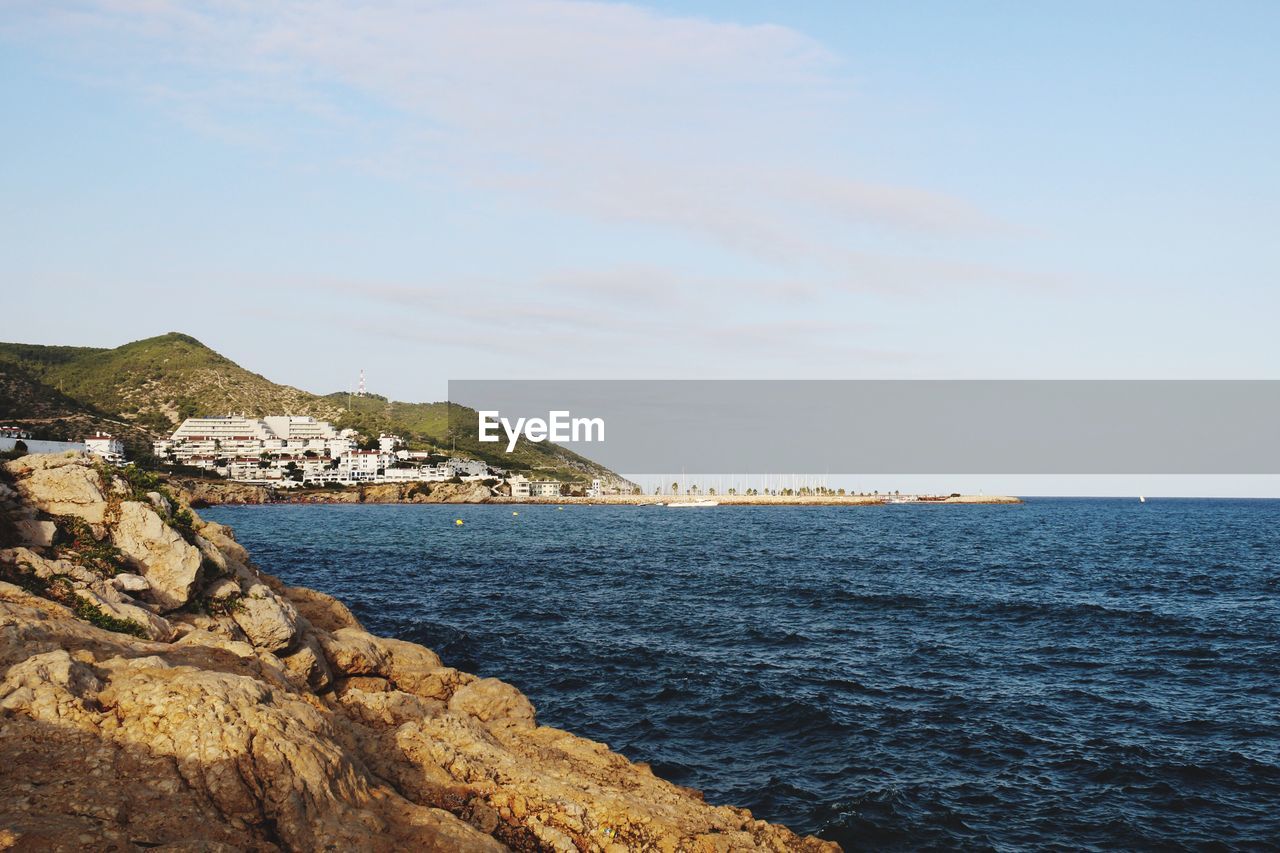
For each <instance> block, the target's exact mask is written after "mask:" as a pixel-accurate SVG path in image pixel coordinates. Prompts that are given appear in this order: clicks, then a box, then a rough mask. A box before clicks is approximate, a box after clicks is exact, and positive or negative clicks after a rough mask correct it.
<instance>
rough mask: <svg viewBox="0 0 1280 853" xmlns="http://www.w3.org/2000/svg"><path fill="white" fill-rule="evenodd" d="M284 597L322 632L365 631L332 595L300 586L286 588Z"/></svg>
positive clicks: (345, 607)
mask: <svg viewBox="0 0 1280 853" xmlns="http://www.w3.org/2000/svg"><path fill="white" fill-rule="evenodd" d="M284 595H285V597H286V598H288V599H289V602H290V603H291V604H292V605H293V606H294V607H296V608H297V610H298V612H299V613H301V614H302V615H303V617H304V618H306V620H307V621H308V622H310V623H311V624H312V625H315V626H316V627H317V628H319V629H321V630H322V631H337V630H338V629H339V628H356V629H359V630H361V631H363V630H364V628H363V626H361V624H360V622H359V620H357V619H356V617H355V616H353V615H352V614H351V611H350V610H348V609H347V606H346V605H345V604H343V603H342V602H341V601H339V600H338V599H336V598H334V597H333V596H332V595H326V594H324V593H323V592H318V591H317V590H314V589H306V588H305V587H300V586H291V587H286V588H285V591H284Z"/></svg>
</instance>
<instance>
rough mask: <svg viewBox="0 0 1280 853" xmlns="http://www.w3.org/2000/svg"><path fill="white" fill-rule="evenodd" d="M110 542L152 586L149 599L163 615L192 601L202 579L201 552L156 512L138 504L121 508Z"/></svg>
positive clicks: (121, 505) (131, 503) (126, 503)
mask: <svg viewBox="0 0 1280 853" xmlns="http://www.w3.org/2000/svg"><path fill="white" fill-rule="evenodd" d="M111 538H112V541H113V542H114V543H115V546H116V547H117V548H119V549H120V550H121V552H123V553H124V555H125V556H126V557H127V558H128V559H129V561H130V562H131V563H133V564H134V566H135V567H137V569H138V572H139V574H141V575H142V576H143V577H144V578H146V579H147V582H148V583H150V584H151V590H150V592H149V596H150V598H151V600H152V601H154V602H155V603H156V604H157V605H159V606H160V609H161V610H162V611H169V610H177V609H178V608H179V607H182V606H183V605H184V604H186V603H187V602H188V601H189V600H190V599H191V591H192V588H193V587H194V586H195V585H196V581H198V580H199V578H200V567H201V559H200V551H199V549H197V548H196V547H195V546H194V545H191V544H189V543H188V542H187V541H186V540H185V539H183V538H182V537H181V536H179V535H178V533H177V531H175V530H174V529H173V528H171V527H169V526H168V525H166V524H165V523H164V520H163V519H161V518H160V516H159V515H157V514H156V511H155V510H154V509H152V508H151V507H150V506H148V505H146V504H144V503H139V502H137V501H125V502H124V503H122V504H120V518H119V521H117V523H116V526H115V529H114V530H113V531H112V534H111Z"/></svg>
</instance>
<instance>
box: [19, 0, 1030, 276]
mask: <svg viewBox="0 0 1280 853" xmlns="http://www.w3.org/2000/svg"><path fill="white" fill-rule="evenodd" d="M7 28H8V30H10V31H23V30H24V29H26V30H31V29H38V30H41V31H44V32H46V33H53V34H54V35H55V36H57V37H60V38H63V39H65V40H68V43H70V44H73V45H74V46H75V48H76V49H77V50H80V51H88V52H90V53H91V54H92V53H96V54H97V58H98V61H99V62H100V63H102V64H103V65H106V66H109V69H108V72H107V73H110V74H114V75H117V76H118V77H119V78H120V79H122V80H127V81H132V83H133V84H134V85H137V86H139V87H140V88H141V89H143V90H144V91H145V92H147V93H148V94H150V95H151V96H153V97H156V98H157V99H159V100H161V101H163V102H165V103H167V104H169V105H170V106H171V107H172V108H173V109H175V110H176V111H179V112H182V113H183V114H184V115H187V116H188V117H189V119H190V120H192V121H194V122H198V123H200V124H202V125H203V126H208V127H217V128H219V129H220V130H221V131H222V132H223V133H225V135H228V136H234V133H235V130H234V128H232V127H230V125H231V124H233V123H234V120H235V115H236V114H242V113H243V112H245V111H246V110H247V109H249V107H248V105H249V104H252V103H255V102H258V103H261V104H263V105H268V106H270V107H272V108H287V109H291V110H293V111H296V112H298V113H301V114H305V115H306V116H308V117H309V118H312V119H316V120H322V121H329V122H336V123H342V122H350V123H352V124H358V123H359V121H358V120H357V116H358V115H363V113H362V110H363V109H364V108H366V107H369V106H370V105H372V106H373V107H375V108H377V109H379V110H385V111H388V112H389V113H391V114H392V115H393V116H394V120H391V123H393V124H394V125H395V130H394V132H393V133H388V134H387V136H386V137H385V138H382V139H379V140H377V141H376V142H370V145H369V147H368V148H367V149H366V150H365V151H364V152H363V153H362V154H360V155H358V159H362V160H363V161H364V162H365V163H366V164H367V165H368V166H369V167H370V168H375V169H391V170H392V171H399V172H403V173H415V172H416V173H418V174H424V173H433V172H438V173H443V174H447V175H449V176H450V178H452V179H458V178H460V177H461V178H462V179H464V180H466V181H468V182H470V183H472V184H473V185H475V186H477V187H483V188H485V189H487V190H491V191H498V192H503V193H512V194H518V195H521V196H524V197H528V198H531V199H533V200H535V201H536V202H538V203H540V204H544V205H548V206H551V207H554V208H557V209H561V210H564V211H567V212H569V213H573V214H577V215H581V216H585V217H590V218H594V219H598V220H601V221H606V222H616V223H627V222H632V223H635V222H640V223H646V224H651V225H658V226H662V227H667V228H670V229H672V230H674V231H677V232H682V233H688V234H691V235H693V236H696V237H697V238H699V239H706V240H711V241H714V242H715V243H716V244H718V245H720V246H722V247H725V248H728V249H730V250H732V251H735V252H741V253H745V254H748V255H752V256H756V257H759V258H762V259H764V260H768V261H779V260H787V259H790V258H795V257H812V256H813V255H814V243H815V242H819V243H820V242H822V241H823V240H826V241H828V242H829V241H831V240H832V239H833V238H832V236H831V232H832V231H833V230H834V231H835V232H836V234H837V235H838V239H839V240H840V241H848V240H850V239H856V238H857V236H858V235H859V234H860V233H861V229H867V228H887V229H893V230H901V231H908V232H921V233H925V234H956V235H965V234H973V233H983V232H988V231H992V230H998V229H1000V228H1002V227H1004V226H1002V225H1001V224H1000V223H999V222H997V221H996V220H995V219H994V218H993V217H991V216H990V215H988V214H985V213H983V212H981V211H979V210H976V209H975V208H974V207H973V206H972V205H970V204H968V203H967V202H965V201H964V200H961V199H957V198H953V197H950V196H948V195H946V194H944V193H939V192H934V191H930V190H928V189H925V188H918V187H909V186H892V185H884V184H879V183H877V182H875V181H868V180H866V179H865V177H860V176H858V175H856V174H853V173H851V171H850V168H851V165H852V164H849V163H847V162H843V161H841V160H840V158H839V157H837V156H836V155H834V154H833V153H832V148H833V146H832V144H831V143H832V142H833V141H836V142H838V140H839V138H840V136H841V135H842V134H846V133H848V129H847V128H846V127H845V126H844V119H843V118H842V116H843V114H844V113H846V112H847V111H850V110H853V109H856V106H857V104H856V97H855V92H856V89H855V86H854V85H853V81H852V80H851V79H850V78H849V76H848V74H847V72H846V70H845V69H844V68H843V66H842V64H841V62H840V60H839V59H838V58H837V57H835V56H833V55H832V54H831V53H830V52H828V51H827V50H826V49H825V48H824V47H823V46H822V45H821V44H820V43H818V42H817V41H815V40H813V39H812V38H810V37H808V36H806V35H803V34H801V33H799V32H796V31H794V30H791V29H788V28H786V27H781V26H772V25H750V26H745V25H739V24H732V23H724V22H719V21H710V20H703V19H699V18H693V17H684V16H676V15H669V14H661V13H657V12H654V11H650V10H647V9H644V8H641V7H638V6H634V5H628V4H621V3H605V2H585V0H467V2H457V0H436V2H430V0H428V1H427V2H421V1H420V0H417V1H415V2H407V0H386V2H380V3H374V4H369V3H356V2H348V1H347V0H306V2H302V0H254V2H246V1H245V0H230V2H216V3H213V2H178V0H79V1H78V2H72V3H65V2H64V3H59V2H47V0H44V1H43V2H29V3H21V2H20V3H18V4H16V6H15V12H14V14H13V15H12V17H11V19H10V23H9V24H8V25H7ZM95 45H96V46H97V47H95ZM158 80H163V81H164V83H163V84H160V83H158V82H157V81H158ZM244 132H245V133H246V134H248V133H251V132H258V133H261V132H262V129H261V128H253V129H245V130H244ZM815 225H817V226H819V227H814V226H815ZM815 233H824V234H825V236H823V237H822V238H815V237H814V236H813V235H814V234H815ZM823 248H825V249H826V251H827V252H828V253H829V252H830V250H831V249H832V248H833V247H831V246H827V247H821V246H820V247H819V249H820V250H822V249H823ZM821 253H822V252H821V251H820V252H819V254H821Z"/></svg>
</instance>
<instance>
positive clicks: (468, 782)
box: [0, 457, 838, 853]
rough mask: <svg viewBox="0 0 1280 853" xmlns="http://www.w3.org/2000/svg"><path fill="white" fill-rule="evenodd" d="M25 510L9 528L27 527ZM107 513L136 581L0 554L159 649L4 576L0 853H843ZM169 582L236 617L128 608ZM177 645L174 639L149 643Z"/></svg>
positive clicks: (197, 549) (45, 470)
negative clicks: (710, 797) (679, 782)
mask: <svg viewBox="0 0 1280 853" xmlns="http://www.w3.org/2000/svg"><path fill="white" fill-rule="evenodd" d="M17 462H18V463H20V464H17V465H15V464H13V463H11V464H10V466H7V468H6V470H9V471H10V473H12V474H13V476H15V477H16V478H17V482H18V483H19V486H20V489H21V484H22V483H24V482H28V481H30V480H31V479H33V478H35V477H37V476H38V475H41V474H49V473H56V472H60V471H64V470H67V471H76V470H80V471H87V470H91V469H89V468H88V466H87V465H86V464H85V463H84V461H83V459H82V458H80V457H51V458H44V457H26V458H24V459H21V460H17ZM69 479H74V477H70V478H69ZM2 500H3V495H2V494H0V501H2ZM14 500H15V499H14V498H10V501H11V502H13V501H14ZM32 500H33V499H29V498H28V497H27V496H26V493H23V494H22V495H21V496H20V497H19V498H17V499H16V503H14V504H13V505H12V506H4V507H3V511H4V512H6V513H9V514H11V515H12V516H14V517H17V518H34V517H35V516H34V512H35V507H34V504H33V502H32ZM176 500H177V503H178V504H182V502H183V500H184V499H183V497H182V495H181V494H179V495H176ZM108 504H110V505H111V506H112V507H114V506H115V505H116V504H115V498H114V497H111V498H110V499H109V500H104V501H103V507H102V508H101V515H102V518H103V521H102V522H100V523H98V526H99V528H100V530H101V531H102V532H103V533H104V535H106V534H109V535H110V536H111V538H112V541H113V542H115V543H116V545H117V547H119V548H121V550H122V551H123V552H124V553H125V554H126V555H127V556H128V558H129V559H130V560H131V561H133V562H135V563H136V564H137V565H138V566H139V570H140V575H120V576H117V577H115V578H103V577H99V576H98V575H97V574H95V573H94V572H89V571H87V570H85V569H83V568H81V567H79V566H75V565H74V564H72V563H70V562H68V561H67V560H49V559H46V558H44V557H42V556H40V555H39V554H37V553H36V552H35V551H33V550H32V549H31V548H21V547H19V548H10V549H7V550H3V551H0V562H4V563H5V564H7V565H12V564H18V563H25V564H27V565H28V566H29V567H30V568H29V569H23V572H24V573H26V572H28V571H29V572H30V574H31V575H35V576H38V577H42V578H45V579H46V580H47V579H50V578H53V577H55V576H57V575H66V576H68V578H69V581H68V582H69V583H71V584H72V587H71V588H74V590H75V592H74V594H75V595H76V596H77V597H78V599H79V600H81V601H84V602H87V603H90V604H92V605H93V607H95V608H97V609H98V610H100V611H101V612H102V614H103V615H104V616H108V617H111V618H116V619H125V618H127V619H131V620H134V621H136V622H138V623H139V624H145V625H146V629H145V633H146V634H147V636H148V638H149V639H142V638H138V637H135V636H132V635H130V634H124V633H119V632H116V631H111V630H104V629H103V628H102V627H96V626H95V625H93V624H90V623H89V622H87V621H84V620H82V619H79V618H76V616H75V615H74V613H73V612H72V610H71V609H70V608H68V607H67V606H64V605H63V604H61V603H58V602H57V601H54V600H50V599H47V598H42V597H40V596H38V595H35V594H33V593H31V592H28V591H26V590H24V589H21V588H19V587H18V586H15V585H13V584H10V583H6V582H2V581H0V709H3V710H2V712H0V767H5V768H10V769H15V768H16V769H18V770H19V771H20V772H8V773H0V848H5V849H7V848H8V847H14V848H16V849H31V850H46V849H47V850H61V849H66V850H73V849H103V850H125V849H135V848H138V847H155V848H161V849H172V850H178V849H192V850H193V849H200V850H211V851H224V850H226V851H230V850H253V851H267V850H276V849H286V850H312V849H325V850H369V851H384V850H385V851H394V850H404V849H412V850H424V851H498V850H505V849H514V850H525V851H528V850H561V851H564V853H570V851H578V850H590V851H598V853H619V851H623V850H658V851H670V853H674V851H678V850H687V851H691V853H709V851H739V850H741V851H773V853H777V851H782V850H786V851H798V853H818V851H835V850H837V849H838V848H836V846H835V845H833V844H831V843H829V842H823V841H819V840H817V839H813V838H799V837H797V836H795V835H794V834H792V833H791V832H789V831H788V830H787V829H785V828H784V827H780V826H775V825H770V824H767V823H765V822H763V821H757V820H755V819H754V818H753V817H752V815H751V814H750V812H747V811H744V810H741V809H735V808H731V807H728V806H712V805H708V804H707V803H705V802H703V800H702V798H701V796H700V795H698V794H697V793H696V792H691V791H690V790H689V789H686V788H681V787H679V786H676V785H672V784H670V783H668V782H665V781H663V780H662V779H659V778H658V777H656V776H654V775H653V773H652V772H651V771H650V770H649V769H648V768H647V767H644V766H641V765H635V764H632V763H630V762H628V761H627V760H626V759H625V758H624V757H622V756H620V755H617V754H616V753H613V752H611V751H610V750H609V749H608V747H606V746H605V745H603V744H599V743H593V742H591V741H588V740H585V739H583V738H578V737H574V736H573V735H571V734H568V733H566V732H562V731H557V730H555V729H551V728H547V727H540V726H537V725H536V722H535V715H534V709H533V706H532V705H531V704H530V703H529V700H528V699H527V698H525V697H524V696H523V695H522V694H521V693H520V691H519V690H517V689H516V688H515V687H512V686H511V685H508V684H505V683H503V682H501V681H498V680H496V679H492V678H485V679H477V678H476V677H475V676H474V675H469V674H467V673H464V672H458V671H457V670H454V669H451V668H449V667H446V666H443V665H442V663H441V661H440V658H439V657H438V656H437V655H436V654H435V653H434V652H432V651H431V650H430V649H425V648H423V647H421V646H418V645H416V644H413V643H406V642H403V641H399V640H393V639H384V638H380V637H376V636H374V635H372V634H369V633H367V632H365V631H364V630H363V629H361V628H360V626H359V623H358V622H357V621H356V620H355V618H354V617H353V616H352V615H351V613H350V611H348V610H347V609H346V608H345V607H344V606H342V605H341V604H340V603H339V602H337V601H336V600H334V599H332V598H331V597H329V596H327V595H324V594H323V593H319V592H313V591H310V590H305V589H301V588H286V587H284V586H283V585H282V584H280V582H279V581H278V580H277V579H275V578H272V577H270V576H269V575H265V574H262V573H261V572H259V571H258V570H257V569H256V568H254V567H253V565H252V563H251V562H250V561H249V556H248V554H246V553H244V550H243V548H241V547H240V546H239V545H238V544H237V543H236V542H235V541H234V538H233V537H232V536H231V533H230V531H229V530H227V529H226V528H223V527H221V525H216V524H212V523H208V522H203V521H201V520H200V519H198V518H197V519H195V522H196V529H197V530H198V531H199V532H200V537H199V538H198V539H197V543H196V545H189V544H187V543H186V542H185V541H184V540H182V539H181V537H179V536H177V535H176V534H175V532H174V531H173V530H172V529H171V528H170V527H168V526H167V525H165V524H164V523H163V522H162V521H161V520H160V518H159V516H158V515H157V514H156V512H155V509H154V504H152V503H147V502H142V503H138V502H128V501H126V502H125V503H124V504H123V505H121V506H120V512H119V514H118V515H117V513H116V512H115V511H114V509H111V510H109V509H108V508H107V507H108ZM80 508H81V510H83V511H84V512H85V513H87V514H88V515H89V516H90V517H93V516H94V515H95V514H97V510H95V509H94V508H92V507H86V506H84V505H81V507H80ZM81 517H83V515H82V516H81ZM202 540H203V544H201V543H202ZM219 557H220V558H222V560H223V561H224V562H225V564H226V566H227V570H228V576H222V577H217V578H215V579H212V582H211V583H209V584H208V585H202V584H203V581H204V580H205V579H204V578H202V577H201V576H200V575H201V564H202V563H203V564H204V565H212V566H214V569H213V571H220V569H219V568H217V567H218V558H219ZM192 559H194V560H195V565H192ZM140 581H145V582H146V583H147V586H148V587H149V588H148V589H142V588H140V587H141V586H142V585H143V584H142V583H140ZM162 585H163V587H164V588H165V589H166V590H167V593H166V594H167V595H168V596H169V598H168V599H167V603H168V604H172V603H173V602H174V601H177V600H180V599H184V598H186V597H189V596H190V594H191V593H192V591H193V590H202V592H203V594H205V595H206V596H208V597H210V598H212V599H214V600H218V601H224V602H225V601H230V600H232V599H233V598H234V597H235V595H236V594H237V592H238V591H239V590H241V589H244V590H246V591H247V595H246V596H245V597H244V599H243V600H242V601H240V602H238V603H237V606H236V607H234V608H230V613H229V614H228V615H217V613H216V611H217V609H216V608H215V613H214V614H205V613H194V612H187V611H185V610H177V611H170V612H169V616H168V618H167V619H166V618H164V617H161V616H159V615H157V614H156V613H154V612H152V606H151V605H148V604H147V603H146V602H143V601H138V600H135V599H133V598H131V597H130V596H129V595H128V594H127V593H128V592H130V591H132V592H137V593H139V594H145V595H147V596H150V597H151V600H157V597H156V592H157V590H158V589H160V588H161V586H162ZM31 587H32V588H33V589H41V585H40V584H31ZM71 588H67V587H63V588H61V591H60V592H59V593H58V596H57V597H59V598H62V597H66V593H67V592H69V591H70V589H71ZM155 606H156V607H160V606H162V605H160V604H157V605H155ZM79 609H80V612H81V614H82V615H84V616H86V618H89V619H90V621H97V622H99V623H103V622H104V620H102V619H98V618H96V617H94V616H93V615H92V614H89V613H86V612H85V610H84V607H83V605H81V606H80V608H79ZM166 626H167V627H168V631H166V630H165V628H166ZM117 627H118V626H117ZM169 632H172V635H175V636H176V635H179V634H180V636H181V638H180V639H179V640H177V641H176V642H170V643H162V642H155V640H156V639H160V638H171V637H167V636H166V635H167V634H168V633H169ZM249 640H252V643H250V642H249Z"/></svg>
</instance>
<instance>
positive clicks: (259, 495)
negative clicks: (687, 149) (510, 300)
mask: <svg viewBox="0 0 1280 853" xmlns="http://www.w3.org/2000/svg"><path fill="white" fill-rule="evenodd" d="M171 482H173V483H174V485H175V486H177V487H178V488H180V489H182V491H183V492H185V493H186V494H187V495H189V497H190V500H191V502H192V504H193V505H194V506H196V507H201V506H217V505H222V504H272V503H284V504H297V503H333V504H357V503H420V504H421V503H453V504H459V503H461V504H483V503H495V504H535V505H537V504H542V505H547V504H550V505H569V504H576V505H590V506H649V505H652V504H654V503H659V502H661V503H668V502H677V501H681V500H696V499H698V498H689V497H685V496H677V497H672V496H670V495H603V496H601V497H596V498H583V497H567V496H566V497H558V498H512V497H509V496H506V495H495V494H493V491H492V490H491V489H490V488H489V487H487V486H485V485H483V484H481V483H369V484H367V485H361V486H349V487H346V488H341V489H271V488H268V487H266V486H255V485H252V484H249V483H236V482H230V481H227V480H200V479H194V478H179V477H175V478H172V480H171ZM708 499H709V500H714V501H716V502H718V503H719V504H721V505H722V506H883V505H885V504H886V503H891V502H892V501H891V499H890V497H889V496H888V495H719V496H711V497H710V498H708ZM919 503H928V504H930V505H932V504H944V505H948V504H950V505H954V504H969V505H973V504H984V505H985V504H1020V503H1022V499H1021V498H1016V497H1010V496H1007V495H952V496H950V497H946V498H943V499H940V500H929V501H920V502H919Z"/></svg>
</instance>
